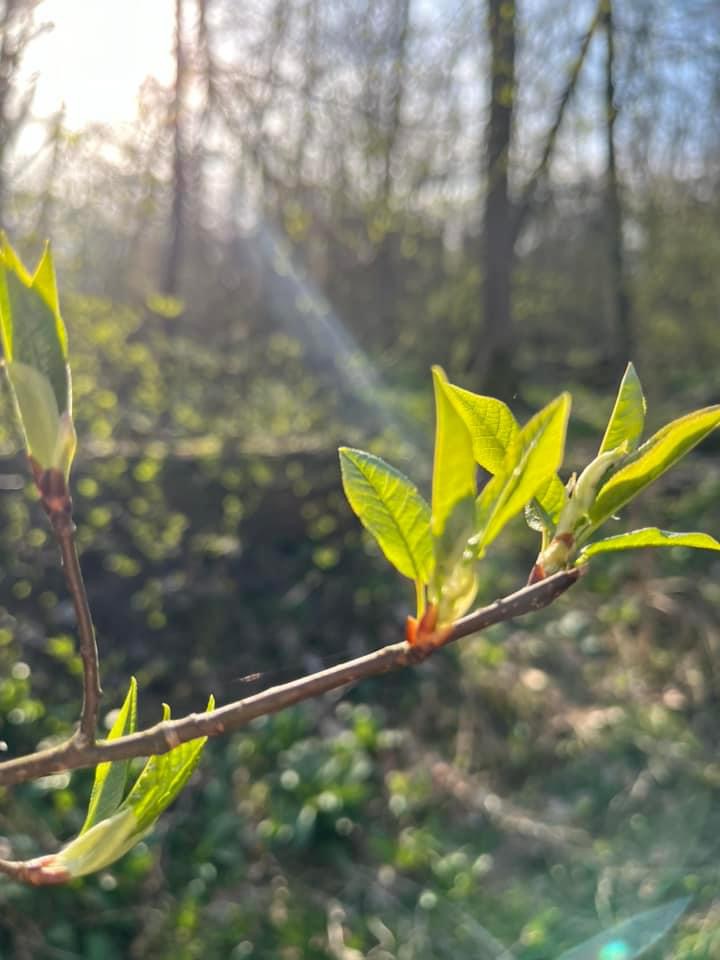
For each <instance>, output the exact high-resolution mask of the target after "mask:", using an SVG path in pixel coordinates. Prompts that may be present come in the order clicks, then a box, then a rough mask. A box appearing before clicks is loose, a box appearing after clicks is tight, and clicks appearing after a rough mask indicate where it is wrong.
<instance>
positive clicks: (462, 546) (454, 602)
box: [430, 497, 478, 624]
mask: <svg viewBox="0 0 720 960" xmlns="http://www.w3.org/2000/svg"><path fill="white" fill-rule="evenodd" d="M474 532H475V498H474V497H466V498H465V499H463V500H461V501H460V502H459V503H457V504H455V507H454V508H453V511H452V513H451V514H450V516H449V517H448V519H447V522H446V524H445V527H444V529H443V532H442V534H441V535H440V536H439V537H436V538H435V569H434V572H433V578H432V584H431V591H430V596H431V599H432V601H433V602H434V603H436V604H437V606H438V622H439V623H440V624H445V623H452V622H453V621H454V620H457V619H458V617H461V616H462V615H463V614H464V613H465V612H466V611H467V610H469V608H470V607H471V606H472V603H473V601H474V600H475V597H476V596H477V590H478V575H477V561H476V558H475V555H474V551H473V550H472V549H469V547H468V543H469V541H470V538H471V537H472V535H473V533H474Z"/></svg>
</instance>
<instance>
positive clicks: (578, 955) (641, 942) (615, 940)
mask: <svg viewBox="0 0 720 960" xmlns="http://www.w3.org/2000/svg"><path fill="white" fill-rule="evenodd" d="M689 904H690V898H689V897H682V898H680V899H678V900H672V901H671V902H670V903H666V904H663V906H661V907H655V908H654V909H652V910H645V911H644V912H643V913H638V914H636V915H635V916H634V917H630V918H629V919H627V920H623V922H622V923H618V924H616V925H615V926H614V927H611V928H610V929H609V930H605V931H603V932H602V933H599V934H598V935H597V936H596V937H592V938H591V939H590V940H586V941H585V942H584V943H581V944H580V945H579V946H577V947H573V948H572V949H571V950H566V951H565V952H564V953H563V954H561V955H560V956H559V957H558V958H557V960H635V958H636V957H640V956H642V955H643V954H644V953H645V952H646V951H648V950H649V949H650V948H651V947H653V946H654V945H655V944H656V943H657V942H658V941H659V940H660V939H661V938H662V937H664V936H665V934H666V933H668V931H669V930H670V929H671V928H672V927H673V926H674V925H675V924H676V923H677V921H678V920H679V919H680V917H681V916H682V915H683V913H685V911H686V910H687V908H688V906H689Z"/></svg>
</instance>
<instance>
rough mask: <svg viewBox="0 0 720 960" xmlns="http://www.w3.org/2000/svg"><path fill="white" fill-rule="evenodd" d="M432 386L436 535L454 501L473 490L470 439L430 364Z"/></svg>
mask: <svg viewBox="0 0 720 960" xmlns="http://www.w3.org/2000/svg"><path fill="white" fill-rule="evenodd" d="M432 375H433V386H434V389H435V456H434V459H433V478H432V533H433V536H435V537H438V536H440V535H441V534H442V532H443V530H444V529H445V523H446V521H447V519H448V517H449V516H450V514H451V513H452V511H453V508H454V507H455V506H456V504H457V503H458V502H459V501H461V500H464V499H465V498H467V497H474V496H475V492H476V481H475V473H476V467H475V457H474V456H473V441H472V438H471V436H470V432H469V431H468V428H467V426H466V424H465V421H464V420H463V418H462V417H461V416H460V415H459V414H458V412H457V410H456V409H455V407H454V405H453V403H452V401H451V399H450V395H449V387H450V385H449V384H448V382H447V377H446V376H445V374H444V373H443V371H442V370H441V369H440V367H433V368H432Z"/></svg>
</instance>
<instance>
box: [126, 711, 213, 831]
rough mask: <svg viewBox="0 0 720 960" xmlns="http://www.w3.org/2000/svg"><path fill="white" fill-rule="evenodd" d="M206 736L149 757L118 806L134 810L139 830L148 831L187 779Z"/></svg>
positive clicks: (196, 762)
mask: <svg viewBox="0 0 720 960" xmlns="http://www.w3.org/2000/svg"><path fill="white" fill-rule="evenodd" d="M214 706H215V699H214V697H210V700H209V701H208V706H207V709H208V710H212V709H213V708H214ZM169 719H170V710H169V708H168V707H167V705H164V706H163V720H169ZM206 742H207V737H198V739H197V740H190V741H188V742H187V743H182V744H180V746H178V747H175V748H174V749H173V750H170V751H169V752H168V753H164V754H161V755H159V756H155V757H150V759H149V760H148V761H147V763H146V764H145V766H144V767H143V769H142V771H141V772H140V775H139V777H138V778H137V780H136V781H135V784H134V785H133V787H132V789H131V790H130V792H129V793H128V795H127V797H126V798H125V800H124V801H123V803H122V805H121V806H120V808H119V809H118V813H122V812H124V811H125V810H131V811H132V813H133V815H134V816H135V819H136V821H137V829H138V830H139V831H143V832H144V831H145V830H146V829H147V828H148V827H150V826H152V824H153V823H154V822H155V820H157V818H158V817H159V816H160V814H161V813H162V812H163V810H165V808H166V807H168V806H169V805H170V804H171V803H172V802H173V800H174V799H175V797H177V795H178V794H179V793H180V791H181V790H182V788H183V787H184V786H185V784H186V783H187V782H188V780H189V779H190V777H191V776H192V774H193V771H194V770H195V768H196V767H197V765H198V763H199V761H200V755H201V754H202V750H203V747H204V746H205V743H206Z"/></svg>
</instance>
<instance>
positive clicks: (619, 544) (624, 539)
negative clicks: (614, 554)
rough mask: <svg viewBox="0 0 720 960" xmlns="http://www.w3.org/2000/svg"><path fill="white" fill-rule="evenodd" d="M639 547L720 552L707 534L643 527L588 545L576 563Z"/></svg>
mask: <svg viewBox="0 0 720 960" xmlns="http://www.w3.org/2000/svg"><path fill="white" fill-rule="evenodd" d="M641 547H694V548H695V549H697V550H720V543H718V541H717V540H716V539H715V538H714V537H711V536H710V535H709V534H707V533H668V532H667V531H666V530H659V529H658V528H657V527H644V528H643V529H642V530H633V531H632V532H631V533H620V534H618V535H617V536H616V537H606V538H605V539H604V540H596V541H595V543H589V544H587V546H585V547H583V548H582V550H581V551H580V553H579V555H578V558H577V562H578V563H584V561H585V560H589V559H590V557H594V556H595V555H596V554H598V553H609V552H610V551H613V550H636V549H639V548H641Z"/></svg>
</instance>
